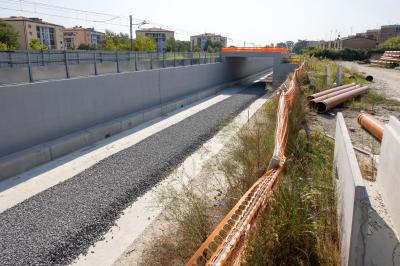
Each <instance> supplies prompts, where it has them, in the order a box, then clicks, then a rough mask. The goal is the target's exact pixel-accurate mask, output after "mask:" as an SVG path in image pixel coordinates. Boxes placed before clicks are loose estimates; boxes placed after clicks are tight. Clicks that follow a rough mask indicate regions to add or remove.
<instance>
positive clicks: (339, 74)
mask: <svg viewBox="0 0 400 266" xmlns="http://www.w3.org/2000/svg"><path fill="white" fill-rule="evenodd" d="M341 85H342V64H339V65H338V66H337V72H336V86H341Z"/></svg>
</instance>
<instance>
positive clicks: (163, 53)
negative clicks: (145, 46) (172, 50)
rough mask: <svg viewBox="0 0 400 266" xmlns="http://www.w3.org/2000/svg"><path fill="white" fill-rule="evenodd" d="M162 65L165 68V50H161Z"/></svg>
mask: <svg viewBox="0 0 400 266" xmlns="http://www.w3.org/2000/svg"><path fill="white" fill-rule="evenodd" d="M163 67H164V68H165V52H163Z"/></svg>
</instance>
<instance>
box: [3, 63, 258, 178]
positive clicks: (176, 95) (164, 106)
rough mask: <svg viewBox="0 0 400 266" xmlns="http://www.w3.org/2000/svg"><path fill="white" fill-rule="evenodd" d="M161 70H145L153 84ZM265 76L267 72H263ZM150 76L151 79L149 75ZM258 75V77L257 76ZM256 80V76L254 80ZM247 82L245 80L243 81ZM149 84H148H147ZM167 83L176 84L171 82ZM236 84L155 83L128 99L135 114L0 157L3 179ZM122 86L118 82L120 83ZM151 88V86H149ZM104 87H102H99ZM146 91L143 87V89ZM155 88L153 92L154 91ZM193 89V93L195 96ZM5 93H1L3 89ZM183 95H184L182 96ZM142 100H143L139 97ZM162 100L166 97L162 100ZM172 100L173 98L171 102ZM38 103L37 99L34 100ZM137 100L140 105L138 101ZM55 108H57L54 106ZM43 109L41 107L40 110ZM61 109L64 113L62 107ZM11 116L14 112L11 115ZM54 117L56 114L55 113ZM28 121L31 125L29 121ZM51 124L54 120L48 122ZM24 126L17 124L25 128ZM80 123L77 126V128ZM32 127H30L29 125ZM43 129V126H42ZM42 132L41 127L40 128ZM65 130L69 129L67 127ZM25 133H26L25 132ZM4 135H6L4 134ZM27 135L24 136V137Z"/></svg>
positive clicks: (233, 82)
mask: <svg viewBox="0 0 400 266" xmlns="http://www.w3.org/2000/svg"><path fill="white" fill-rule="evenodd" d="M203 66H208V65H203ZM185 70H186V71H189V72H185V73H186V74H188V75H190V70H188V69H185ZM213 70H215V69H213V68H211V69H210V70H209V71H213ZM158 73H159V72H158V71H145V72H143V75H145V76H144V77H148V80H149V83H150V82H151V80H153V81H154V80H156V81H158V80H159V79H158V78H154V76H153V75H156V77H157V75H158ZM263 73H264V72H263ZM147 75H148V76H147ZM171 75H172V76H173V77H175V78H177V79H178V78H179V77H178V76H175V75H176V74H174V73H172V74H171ZM256 76H257V74H256ZM254 78H256V77H254ZM248 79H249V80H250V79H253V75H250V77H248ZM242 81H243V80H242ZM143 82H145V81H143ZM167 82H172V81H168V79H167ZM199 82H200V80H198V81H197V80H196V81H194V84H199ZM215 82H218V79H215V78H214V80H208V81H207V82H205V83H206V84H213V83H215ZM235 83H236V81H232V82H227V83H223V84H219V85H217V86H213V87H209V88H207V89H201V87H193V84H192V83H191V82H190V81H188V80H185V82H184V85H185V86H183V87H179V86H177V87H175V88H170V87H167V88H163V86H160V84H159V83H158V82H155V83H154V84H151V83H150V85H151V86H153V88H151V87H150V89H148V90H145V92H141V91H138V94H137V97H138V98H139V99H134V95H131V96H130V97H131V98H129V97H126V98H125V100H126V101H127V102H130V103H133V104H134V105H136V106H133V107H135V109H134V110H135V111H134V112H133V113H130V114H128V115H123V116H118V117H117V118H115V119H111V120H110V119H109V120H108V121H106V122H104V123H98V124H96V125H94V126H91V127H84V128H83V129H81V130H78V131H75V132H72V133H70V134H68V135H64V136H62V137H60V138H56V139H54V140H50V141H47V142H46V141H44V142H41V143H39V145H36V146H34V147H32V148H28V149H24V150H22V151H19V152H16V153H12V154H11V155H7V156H3V157H1V158H0V180H2V179H5V178H8V177H10V176H13V175H16V174H18V173H21V172H23V171H26V170H28V169H31V168H33V167H35V166H38V165H40V164H43V163H46V162H48V161H50V160H53V159H56V158H59V157H61V156H63V155H66V154H68V153H71V152H73V151H75V150H77V149H79V148H82V147H85V146H87V145H90V144H92V143H94V142H97V141H99V140H102V139H104V138H107V137H109V136H111V135H114V134H117V133H119V132H121V131H123V130H127V129H129V128H132V127H134V126H137V125H139V124H141V123H143V122H145V121H148V120H151V119H153V118H156V117H159V116H161V115H162V114H165V113H168V112H171V111H174V110H176V109H178V108H181V107H183V106H186V105H188V104H191V103H193V102H195V101H197V100H200V99H203V98H205V97H208V96H210V95H213V94H215V93H217V92H218V91H219V90H221V89H223V88H225V87H226V86H231V85H233V84H235ZM117 84H118V83H117ZM147 85H149V84H147ZM99 86H100V85H99ZM142 88H143V87H142ZM160 88H162V90H169V91H170V92H171V93H172V95H173V96H172V97H170V96H169V95H168V94H161V93H160V92H159V89H160ZM19 89H20V88H17V89H16V91H15V93H23V91H19ZM104 89H105V88H99V89H98V93H100V94H104V93H105V92H104V91H103V90H104ZM151 89H152V90H151ZM185 90H186V91H187V92H189V94H186V93H183V92H184V91H185ZM191 90H193V92H192V93H190V92H191ZM0 92H1V90H0ZM45 94H46V95H47V94H49V99H50V100H52V98H51V97H52V96H54V94H57V91H54V92H53V93H51V88H49V90H47V91H46V92H45ZM182 94H183V96H182ZM138 95H139V96H140V97H139V96H138ZM41 96H42V95H37V97H38V98H39V97H41ZM85 97H88V96H84V97H83V99H79V100H82V102H79V103H81V104H84V103H85V102H87V101H88V100H89V99H85ZM161 97H165V98H164V99H162V98H161ZM171 98H172V99H171ZM33 100H35V99H33ZM66 100H67V101H72V99H66ZM108 100H109V101H113V98H111V96H110V98H109V99H108ZM135 100H136V102H135ZM140 100H142V102H140ZM146 101H147V102H150V103H151V102H153V103H155V105H154V106H153V107H150V108H146V105H143V103H146ZM101 106H102V107H103V108H104V109H107V108H108V107H107V104H106V103H104V104H101ZM7 107H9V108H10V109H11V106H6V108H7ZM53 107H55V106H53ZM37 108H39V107H37ZM60 110H64V111H65V109H63V108H61V109H60ZM107 110H111V111H112V112H117V111H118V109H112V108H108V109H107ZM94 112H100V111H99V110H97V109H96V110H87V109H86V113H84V114H82V115H83V116H90V115H92V114H93V113H94ZM9 114H10V115H11V113H9ZM53 115H54V114H53ZM67 118H68V117H66V118H64V122H65V123H67V124H68V123H71V122H73V121H74V119H73V118H74V117H71V120H67ZM60 119H61V121H59V123H60V124H59V125H58V126H59V127H62V124H64V123H63V121H62V119H63V118H60ZM76 120H79V117H76ZM25 122H27V121H26V120H25ZM47 122H50V121H47ZM22 124H23V123H21V124H17V125H21V126H22ZM77 124H78V123H76V125H77ZM28 126H29V125H28ZM42 126H43V124H42ZM37 129H39V128H37ZM33 130H34V128H33V129H32V130H31V133H36V132H35V131H33ZM64 130H67V129H66V128H64ZM25 132H26V131H25ZM21 133H23V132H21ZM0 134H2V133H1V132H0ZM21 136H23V135H21ZM25 136H26V137H33V136H32V135H29V134H28V135H25Z"/></svg>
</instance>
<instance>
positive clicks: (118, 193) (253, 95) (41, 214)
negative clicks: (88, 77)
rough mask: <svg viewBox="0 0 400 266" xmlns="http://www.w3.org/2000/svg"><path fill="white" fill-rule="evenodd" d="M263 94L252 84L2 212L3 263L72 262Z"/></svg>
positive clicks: (0, 260)
mask: <svg viewBox="0 0 400 266" xmlns="http://www.w3.org/2000/svg"><path fill="white" fill-rule="evenodd" d="M264 93H265V91H264V85H263V84H254V85H252V86H250V87H248V88H246V89H244V90H243V91H241V92H240V93H238V94H235V95H233V96H231V97H229V98H227V99H225V100H224V101H222V102H219V103H217V104H215V105H213V106H211V107H209V108H207V109H205V110H202V111H200V112H198V113H196V114H194V115H193V116H191V117H188V118H186V119H184V120H183V121H181V122H179V123H177V124H175V125H172V126H170V127H168V128H166V129H164V130H162V131H160V132H158V133H156V134H154V135H152V136H150V137H148V138H146V139H144V140H143V141H141V142H139V143H137V144H135V145H133V146H131V147H129V148H127V149H125V150H122V151H120V152H118V153H116V154H114V155H112V156H110V157H108V158H106V159H104V160H102V161H100V162H98V163H97V164H95V165H93V166H92V167H90V168H88V169H87V170H85V171H83V172H82V173H80V174H78V175H76V176H74V177H72V178H70V179H68V180H66V181H64V182H62V183H59V184H57V185H55V186H53V187H51V188H49V189H47V190H45V191H43V192H41V193H39V194H36V195H35V196H33V197H31V198H29V199H27V200H26V201H24V202H22V203H20V204H18V205H16V206H14V207H12V208H10V209H8V210H6V211H4V212H3V213H1V214H0V265H54V264H69V263H71V262H72V261H73V260H74V259H75V258H77V257H78V256H79V254H81V253H84V252H86V251H87V249H88V248H89V246H90V245H92V244H94V243H95V242H96V241H97V240H99V239H100V238H101V237H102V235H104V233H105V232H107V231H108V230H109V229H110V227H111V226H112V225H113V224H114V222H115V220H116V219H117V218H118V217H119V215H120V214H121V212H122V211H123V210H124V209H125V208H127V207H128V206H129V205H130V204H131V203H132V202H133V201H135V199H136V198H137V197H139V196H141V195H143V194H144V193H145V192H146V191H148V190H149V189H151V188H152V187H153V186H154V185H155V184H157V183H158V182H159V181H160V180H162V179H163V178H165V177H166V176H167V175H168V173H170V170H171V169H173V168H174V167H176V166H177V165H179V164H180V163H181V162H183V160H184V159H185V158H186V157H187V156H188V155H189V154H191V153H192V152H194V151H195V150H196V149H197V148H199V146H200V145H202V144H203V143H204V142H205V141H207V140H208V139H210V138H211V137H212V136H213V135H214V134H215V133H216V132H217V131H218V129H219V128H220V127H221V125H223V124H224V123H225V122H226V121H229V119H231V118H232V117H233V116H234V115H235V114H237V113H238V112H239V111H241V110H243V109H244V108H245V107H247V106H248V105H249V104H250V103H251V102H253V101H254V100H255V99H257V98H258V97H260V96H261V95H263V94H264ZM132 226H135V225H134V224H133V225H132Z"/></svg>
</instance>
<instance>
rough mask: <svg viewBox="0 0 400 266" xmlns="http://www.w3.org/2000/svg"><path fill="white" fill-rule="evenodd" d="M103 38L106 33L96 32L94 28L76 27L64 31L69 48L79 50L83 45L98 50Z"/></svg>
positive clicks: (66, 44) (66, 45)
mask: <svg viewBox="0 0 400 266" xmlns="http://www.w3.org/2000/svg"><path fill="white" fill-rule="evenodd" d="M103 38H104V33H102V32H98V31H95V30H94V28H82V26H79V27H78V26H75V27H73V28H65V29H64V42H65V47H67V48H73V47H75V48H78V47H79V46H80V45H81V44H85V45H89V46H91V47H93V48H96V49H97V48H99V47H100V42H101V40H102V39H103Z"/></svg>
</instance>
